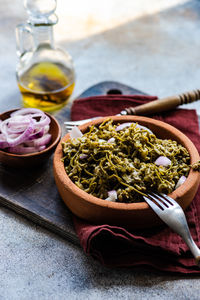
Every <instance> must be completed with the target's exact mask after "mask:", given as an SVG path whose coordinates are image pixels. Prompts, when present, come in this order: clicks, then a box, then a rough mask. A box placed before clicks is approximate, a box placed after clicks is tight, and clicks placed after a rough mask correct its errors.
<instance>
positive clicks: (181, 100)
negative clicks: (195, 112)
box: [125, 90, 200, 115]
mask: <svg viewBox="0 0 200 300" xmlns="http://www.w3.org/2000/svg"><path fill="white" fill-rule="evenodd" d="M199 99H200V90H194V91H190V92H187V93H183V94H180V95H178V96H171V97H167V98H163V99H158V100H154V101H151V102H148V103H145V104H142V105H139V106H136V107H129V108H125V111H126V114H128V115H150V114H154V113H159V112H163V111H168V110H172V109H174V108H176V107H177V106H179V105H182V104H187V103H191V102H194V101H197V100H199Z"/></svg>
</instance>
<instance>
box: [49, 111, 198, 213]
mask: <svg viewBox="0 0 200 300" xmlns="http://www.w3.org/2000/svg"><path fill="white" fill-rule="evenodd" d="M108 118H111V119H113V120H114V121H122V123H123V122H124V121H136V120H138V122H140V121H141V122H142V121H143V122H147V123H151V124H153V125H157V126H159V127H162V128H164V129H166V130H168V131H169V132H172V131H173V132H174V135H176V136H179V139H181V140H182V141H183V143H185V144H186V148H187V150H188V152H189V154H190V157H191V163H195V162H197V161H198V160H199V159H200V157H199V153H198V151H197V149H196V147H195V145H194V144H193V142H192V141H191V140H190V139H189V138H188V137H187V136H186V135H185V134H184V133H182V132H181V131H180V130H178V129H176V128H175V127H174V126H172V125H169V124H168V123H165V122H163V121H160V120H155V119H152V118H149V117H142V116H130V115H129V116H108V117H103V118H99V119H98V120H93V121H91V122H88V123H86V124H84V125H81V126H79V129H80V130H82V131H83V132H84V130H86V128H87V127H88V126H90V125H96V124H99V123H101V122H102V121H104V120H105V119H108ZM136 122H137V121H136ZM68 138H69V133H67V134H66V135H65V136H64V137H63V138H62V139H61V141H60V142H59V144H58V145H57V148H56V150H55V152H54V158H53V166H54V173H55V174H56V176H58V177H59V180H60V182H61V184H62V186H63V188H64V189H65V190H69V191H70V192H71V193H72V194H74V195H75V196H76V197H80V198H82V199H83V200H84V201H86V202H88V203H90V204H94V205H98V206H101V207H107V208H110V209H113V210H124V211H126V210H140V211H144V210H148V209H150V208H149V205H148V204H147V203H146V202H139V203H121V202H120V203H119V202H110V201H106V200H103V199H100V198H97V197H95V196H93V195H91V194H88V193H87V192H85V191H83V190H82V189H80V188H78V187H77V186H76V185H75V183H73V182H72V181H71V179H70V178H69V177H68V175H67V173H66V172H65V169H64V164H63V162H62V161H61V158H62V155H63V153H62V146H61V144H62V142H64V141H66V140H67V139H68ZM197 181H199V172H197V171H194V170H192V169H191V170H190V172H189V175H188V177H187V179H186V181H185V182H184V184H182V185H181V186H180V187H179V188H177V189H176V190H175V191H173V192H172V193H171V194H170V196H171V197H172V198H173V199H177V198H180V197H182V196H183V195H184V194H185V193H187V192H188V191H189V189H191V187H192V186H193V185H194V184H196V182H197Z"/></svg>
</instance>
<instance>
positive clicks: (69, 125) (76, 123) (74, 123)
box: [64, 117, 101, 131]
mask: <svg viewBox="0 0 200 300" xmlns="http://www.w3.org/2000/svg"><path fill="white" fill-rule="evenodd" d="M98 118H101V117H95V118H90V119H84V120H80V121H66V122H64V124H65V128H66V130H67V131H70V130H72V128H73V127H74V126H80V125H83V124H85V123H87V122H90V121H92V120H96V119H98Z"/></svg>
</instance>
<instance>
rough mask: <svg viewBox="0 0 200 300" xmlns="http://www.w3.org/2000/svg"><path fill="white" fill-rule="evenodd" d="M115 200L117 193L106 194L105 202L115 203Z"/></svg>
mask: <svg viewBox="0 0 200 300" xmlns="http://www.w3.org/2000/svg"><path fill="white" fill-rule="evenodd" d="M116 199H117V192H116V191H115V190H112V191H109V192H108V197H107V198H106V199H105V200H108V201H112V202H115V200H116Z"/></svg>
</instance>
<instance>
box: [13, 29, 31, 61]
mask: <svg viewBox="0 0 200 300" xmlns="http://www.w3.org/2000/svg"><path fill="white" fill-rule="evenodd" d="M16 46H17V56H18V57H22V56H23V55H24V54H25V53H27V52H29V51H32V50H33V47H34V40H33V32H32V28H31V26H30V25H29V24H19V25H17V26H16Z"/></svg>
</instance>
